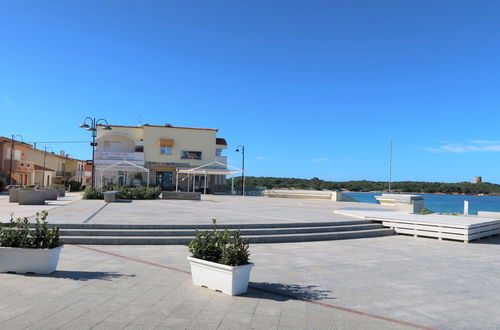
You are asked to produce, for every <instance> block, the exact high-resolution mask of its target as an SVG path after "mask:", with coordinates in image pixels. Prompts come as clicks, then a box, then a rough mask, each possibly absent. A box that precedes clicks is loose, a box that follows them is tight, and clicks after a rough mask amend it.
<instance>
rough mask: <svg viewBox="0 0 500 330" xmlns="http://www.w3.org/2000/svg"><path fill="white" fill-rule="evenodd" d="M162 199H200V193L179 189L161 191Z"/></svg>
mask: <svg viewBox="0 0 500 330" xmlns="http://www.w3.org/2000/svg"><path fill="white" fill-rule="evenodd" d="M161 198H162V199H187V200H197V201H199V200H201V193H198V192H181V191H162V192H161Z"/></svg>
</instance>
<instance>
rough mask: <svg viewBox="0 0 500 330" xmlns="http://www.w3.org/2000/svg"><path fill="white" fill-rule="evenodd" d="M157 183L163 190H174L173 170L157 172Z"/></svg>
mask: <svg viewBox="0 0 500 330" xmlns="http://www.w3.org/2000/svg"><path fill="white" fill-rule="evenodd" d="M156 185H157V186H158V187H160V189H161V190H172V172H171V171H158V172H156Z"/></svg>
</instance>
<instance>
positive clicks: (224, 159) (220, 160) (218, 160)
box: [215, 156, 227, 165]
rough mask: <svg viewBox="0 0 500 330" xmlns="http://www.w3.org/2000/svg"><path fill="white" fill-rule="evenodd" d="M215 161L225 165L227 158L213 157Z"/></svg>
mask: <svg viewBox="0 0 500 330" xmlns="http://www.w3.org/2000/svg"><path fill="white" fill-rule="evenodd" d="M215 161H216V162H219V163H222V164H224V165H227V156H215Z"/></svg>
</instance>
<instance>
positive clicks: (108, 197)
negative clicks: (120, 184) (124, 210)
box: [103, 191, 118, 203]
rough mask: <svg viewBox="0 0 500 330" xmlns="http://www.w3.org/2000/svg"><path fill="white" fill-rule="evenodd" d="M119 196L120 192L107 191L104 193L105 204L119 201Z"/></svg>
mask: <svg viewBox="0 0 500 330" xmlns="http://www.w3.org/2000/svg"><path fill="white" fill-rule="evenodd" d="M117 194H118V191H105V192H104V193H103V195H104V202H105V203H112V202H116V201H117V200H118V199H117V198H116V195H117Z"/></svg>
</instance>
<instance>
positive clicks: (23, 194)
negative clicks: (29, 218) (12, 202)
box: [19, 190, 46, 205]
mask: <svg viewBox="0 0 500 330" xmlns="http://www.w3.org/2000/svg"><path fill="white" fill-rule="evenodd" d="M45 197H46V194H45V191H43V190H19V205H44V204H45Z"/></svg>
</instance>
